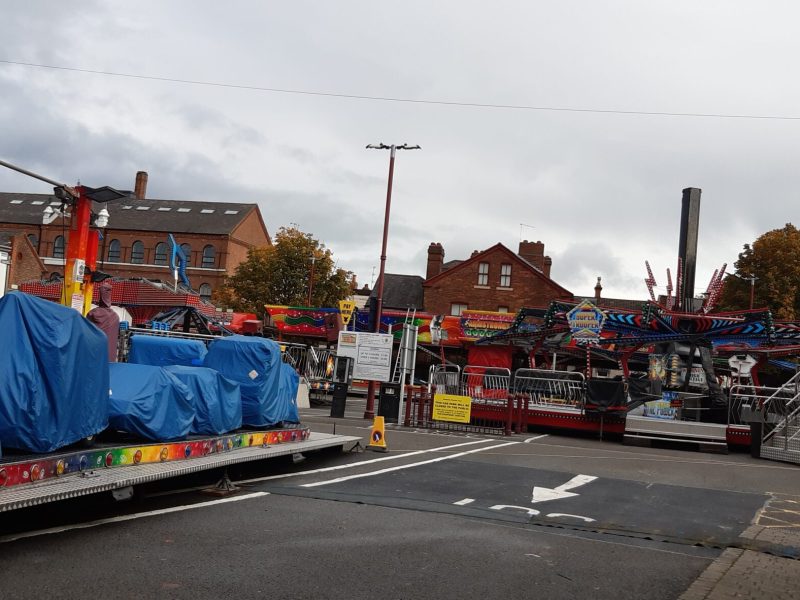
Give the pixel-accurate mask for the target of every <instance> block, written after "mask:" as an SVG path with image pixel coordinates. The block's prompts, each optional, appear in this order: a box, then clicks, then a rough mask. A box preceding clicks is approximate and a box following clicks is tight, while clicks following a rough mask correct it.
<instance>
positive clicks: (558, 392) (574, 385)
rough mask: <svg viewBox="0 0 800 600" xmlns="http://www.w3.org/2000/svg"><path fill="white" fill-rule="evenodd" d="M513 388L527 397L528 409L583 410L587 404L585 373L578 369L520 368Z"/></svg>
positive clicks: (515, 376) (516, 373)
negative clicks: (556, 408)
mask: <svg viewBox="0 0 800 600" xmlns="http://www.w3.org/2000/svg"><path fill="white" fill-rule="evenodd" d="M511 389H512V391H513V392H514V393H516V394H522V395H524V396H525V397H526V398H527V400H528V408H529V409H531V408H536V407H549V408H553V407H562V408H563V407H569V408H576V409H579V410H583V408H584V406H585V405H586V377H584V375H583V373H581V372H579V371H550V370H547V369H517V371H515V372H514V380H513V383H512V387H511Z"/></svg>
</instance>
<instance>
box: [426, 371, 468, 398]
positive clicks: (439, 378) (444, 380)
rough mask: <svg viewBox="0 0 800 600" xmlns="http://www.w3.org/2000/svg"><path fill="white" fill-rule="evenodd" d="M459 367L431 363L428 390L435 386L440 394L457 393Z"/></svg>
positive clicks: (459, 380) (459, 376)
mask: <svg viewBox="0 0 800 600" xmlns="http://www.w3.org/2000/svg"><path fill="white" fill-rule="evenodd" d="M460 382H461V367H459V366H458V365H432V366H431V368H430V371H429V375H428V391H429V392H430V391H431V389H432V388H433V387H434V386H435V387H436V389H438V390H439V392H440V393H442V394H458V393H459V392H460V389H459V386H460Z"/></svg>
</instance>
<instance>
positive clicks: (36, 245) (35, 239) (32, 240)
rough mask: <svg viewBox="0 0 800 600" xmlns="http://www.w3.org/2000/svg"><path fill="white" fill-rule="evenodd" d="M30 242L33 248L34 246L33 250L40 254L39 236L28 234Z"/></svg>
mask: <svg viewBox="0 0 800 600" xmlns="http://www.w3.org/2000/svg"><path fill="white" fill-rule="evenodd" d="M28 241H29V242H30V243H31V246H33V249H34V250H36V251H37V252H38V251H39V236H38V235H36V234H35V233H29V234H28Z"/></svg>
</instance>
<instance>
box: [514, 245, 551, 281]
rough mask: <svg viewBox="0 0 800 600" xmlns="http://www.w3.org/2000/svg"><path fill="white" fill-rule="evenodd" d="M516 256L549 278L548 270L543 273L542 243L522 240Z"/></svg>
mask: <svg viewBox="0 0 800 600" xmlns="http://www.w3.org/2000/svg"><path fill="white" fill-rule="evenodd" d="M517 254H519V255H520V257H521V258H523V259H525V260H527V261H528V262H529V263H531V264H532V265H533V266H534V267H536V268H537V269H539V270H540V271H541V272H542V273H544V274H545V275H547V276H548V277H549V276H550V274H549V273H550V269H549V268H548V269H547V271H545V260H544V259H545V256H544V244H543V243H542V242H539V241H536V242H529V241H528V240H524V241H522V242H520V243H519V252H518V253H517ZM551 263H552V261H551Z"/></svg>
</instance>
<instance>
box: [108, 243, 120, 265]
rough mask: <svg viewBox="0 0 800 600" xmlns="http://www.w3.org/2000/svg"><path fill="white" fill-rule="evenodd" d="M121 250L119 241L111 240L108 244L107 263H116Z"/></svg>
mask: <svg viewBox="0 0 800 600" xmlns="http://www.w3.org/2000/svg"><path fill="white" fill-rule="evenodd" d="M120 254H121V248H120V245H119V240H111V242H110V243H109V244H108V262H110V263H118V262H119V260H120Z"/></svg>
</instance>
